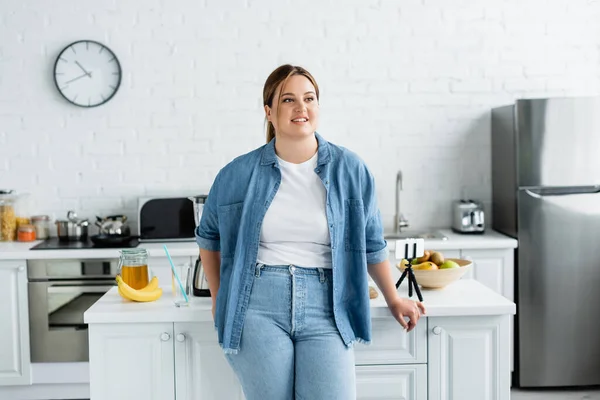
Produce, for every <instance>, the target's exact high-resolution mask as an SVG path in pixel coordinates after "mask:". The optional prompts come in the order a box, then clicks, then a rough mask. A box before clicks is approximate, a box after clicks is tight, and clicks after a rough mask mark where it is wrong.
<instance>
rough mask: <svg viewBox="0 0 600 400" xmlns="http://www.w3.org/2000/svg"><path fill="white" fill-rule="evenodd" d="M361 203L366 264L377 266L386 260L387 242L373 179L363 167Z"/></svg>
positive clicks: (387, 255)
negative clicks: (363, 217)
mask: <svg viewBox="0 0 600 400" xmlns="http://www.w3.org/2000/svg"><path fill="white" fill-rule="evenodd" d="M363 171H364V173H363V178H364V179H363V203H364V206H365V211H366V225H365V237H366V250H367V264H378V263H380V262H383V261H385V260H387V259H388V257H389V252H388V248H387V242H386V241H385V239H384V236H383V223H382V220H381V212H380V210H379V206H378V203H377V191H376V188H375V179H374V178H373V175H372V174H371V172H370V171H369V169H368V168H367V167H366V166H364V167H363Z"/></svg>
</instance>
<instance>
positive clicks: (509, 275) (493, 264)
mask: <svg viewBox="0 0 600 400" xmlns="http://www.w3.org/2000/svg"><path fill="white" fill-rule="evenodd" d="M461 258H464V259H467V260H471V261H473V268H472V269H471V271H470V272H469V273H468V274H465V277H466V276H467V275H469V277H471V278H473V279H475V280H477V281H479V282H481V283H483V284H484V285H486V286H487V287H489V288H490V289H492V290H494V291H495V292H496V293H499V294H501V295H502V296H504V297H506V298H507V299H509V300H513V298H514V296H513V293H514V270H513V269H514V267H513V266H514V264H513V260H514V250H513V249H491V250H469V249H464V250H461Z"/></svg>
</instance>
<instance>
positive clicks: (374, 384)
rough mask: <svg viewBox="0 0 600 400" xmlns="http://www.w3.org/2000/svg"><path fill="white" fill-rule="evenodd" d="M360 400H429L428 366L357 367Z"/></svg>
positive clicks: (358, 396) (357, 387) (357, 394)
mask: <svg viewBox="0 0 600 400" xmlns="http://www.w3.org/2000/svg"><path fill="white" fill-rule="evenodd" d="M356 398H357V399H358V400H367V399H369V400H377V399H381V400H427V365H425V364H419V365H386V366H383V365H381V366H375V365H373V366H357V367H356Z"/></svg>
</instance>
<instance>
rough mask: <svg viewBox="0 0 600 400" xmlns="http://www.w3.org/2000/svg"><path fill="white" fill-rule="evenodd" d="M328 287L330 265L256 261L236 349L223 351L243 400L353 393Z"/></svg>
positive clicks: (307, 399) (347, 397)
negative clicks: (238, 349) (288, 264)
mask: <svg viewBox="0 0 600 400" xmlns="http://www.w3.org/2000/svg"><path fill="white" fill-rule="evenodd" d="M332 287H333V285H332V271H331V270H328V269H322V268H300V267H295V266H292V265H290V266H287V265H286V266H270V265H263V264H257V266H256V276H255V279H254V283H253V286H252V291H251V294H250V302H249V305H248V310H247V312H246V318H245V321H244V325H243V330H242V337H241V343H240V351H239V353H237V354H226V355H225V356H226V358H227V360H228V361H229V364H230V365H231V367H232V368H233V370H234V372H235V374H236V375H237V377H238V379H239V381H240V383H241V385H242V389H243V391H244V395H245V396H246V399H247V400H293V399H296V400H319V399H323V400H325V399H327V400H335V399H340V400H351V399H355V398H356V388H355V386H356V383H355V368H354V350H353V349H352V348H351V347H347V346H346V345H345V344H344V342H343V341H342V338H341V336H340V334H339V332H338V329H337V327H336V324H335V321H334V317H333V294H332Z"/></svg>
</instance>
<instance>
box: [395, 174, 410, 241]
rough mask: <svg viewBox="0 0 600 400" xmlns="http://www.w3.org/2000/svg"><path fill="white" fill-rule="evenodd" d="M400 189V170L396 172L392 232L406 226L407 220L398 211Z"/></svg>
mask: <svg viewBox="0 0 600 400" xmlns="http://www.w3.org/2000/svg"><path fill="white" fill-rule="evenodd" d="M401 190H402V171H398V174H396V215H395V216H394V233H400V231H401V230H402V228H408V220H407V219H406V218H404V215H402V214H401V213H400V191H401Z"/></svg>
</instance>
